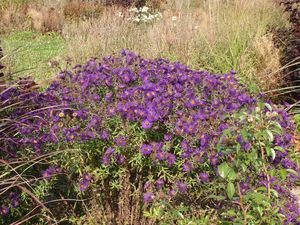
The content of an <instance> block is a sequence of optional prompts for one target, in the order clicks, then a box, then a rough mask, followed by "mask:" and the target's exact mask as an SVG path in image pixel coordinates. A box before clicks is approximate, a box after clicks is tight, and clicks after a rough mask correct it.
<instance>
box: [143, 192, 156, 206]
mask: <svg viewBox="0 0 300 225" xmlns="http://www.w3.org/2000/svg"><path fill="white" fill-rule="evenodd" d="M143 198H144V201H145V202H146V203H150V202H152V201H153V200H154V198H155V196H154V194H153V193H152V192H146V193H145V194H144V196H143Z"/></svg>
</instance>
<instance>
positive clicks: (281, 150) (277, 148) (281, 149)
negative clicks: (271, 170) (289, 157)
mask: <svg viewBox="0 0 300 225" xmlns="http://www.w3.org/2000/svg"><path fill="white" fill-rule="evenodd" d="M274 149H275V150H277V151H280V152H284V149H283V148H282V147H280V146H275V147H274Z"/></svg>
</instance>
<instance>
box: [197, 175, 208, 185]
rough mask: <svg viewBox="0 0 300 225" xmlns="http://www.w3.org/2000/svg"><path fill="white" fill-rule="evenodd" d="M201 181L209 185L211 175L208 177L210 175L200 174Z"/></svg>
mask: <svg viewBox="0 0 300 225" xmlns="http://www.w3.org/2000/svg"><path fill="white" fill-rule="evenodd" d="M199 179H200V181H202V182H204V183H208V182H209V175H208V173H200V174H199Z"/></svg>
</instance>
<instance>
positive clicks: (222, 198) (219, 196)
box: [206, 195, 226, 201]
mask: <svg viewBox="0 0 300 225" xmlns="http://www.w3.org/2000/svg"><path fill="white" fill-rule="evenodd" d="M206 198H208V199H215V200H218V201H221V200H225V198H226V197H225V196H222V195H209V196H207V197H206Z"/></svg>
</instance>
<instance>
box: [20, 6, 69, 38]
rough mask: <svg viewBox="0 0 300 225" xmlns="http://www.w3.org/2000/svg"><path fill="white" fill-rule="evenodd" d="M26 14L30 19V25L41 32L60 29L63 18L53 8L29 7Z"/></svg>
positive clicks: (59, 30) (58, 30)
mask: <svg viewBox="0 0 300 225" xmlns="http://www.w3.org/2000/svg"><path fill="white" fill-rule="evenodd" d="M26 15H27V16H28V17H29V18H30V19H31V27H32V28H33V29H34V30H36V31H40V32H42V33H47V32H61V31H62V28H63V23H64V18H63V15H62V13H60V12H59V11H58V10H57V9H55V8H52V7H51V8H49V7H42V8H41V9H35V8H29V9H28V12H27V13H26Z"/></svg>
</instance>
